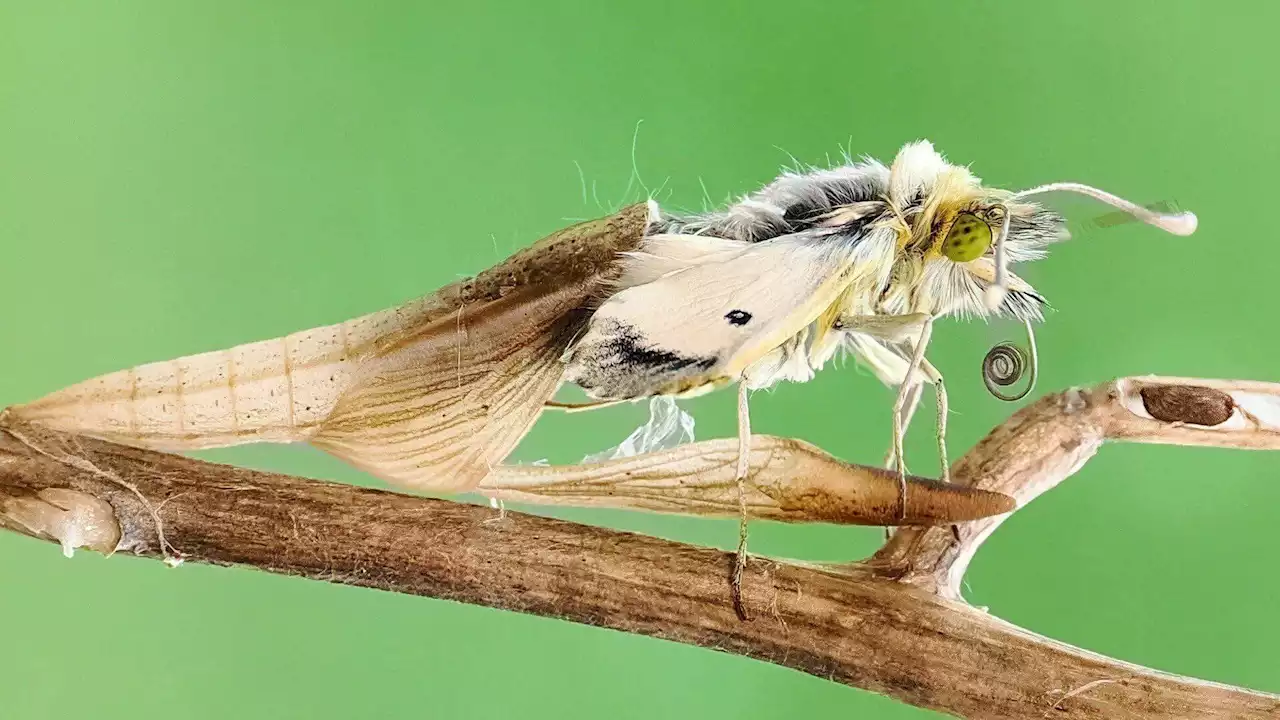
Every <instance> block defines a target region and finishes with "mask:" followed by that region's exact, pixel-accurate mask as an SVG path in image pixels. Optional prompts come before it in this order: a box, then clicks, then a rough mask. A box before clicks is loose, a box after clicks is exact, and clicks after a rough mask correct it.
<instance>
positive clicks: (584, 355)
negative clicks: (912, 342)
mask: <svg viewBox="0 0 1280 720" xmlns="http://www.w3.org/2000/svg"><path fill="white" fill-rule="evenodd" d="M853 248H854V244H853V243H841V242H822V241H819V240H815V239H814V238H809V237H799V236H783V237H780V238H776V239H773V240H768V241H764V242H760V243H755V244H751V245H749V246H746V247H745V248H743V249H739V250H737V251H736V252H732V253H724V252H721V251H720V250H717V251H716V252H715V259H713V260H711V261H707V262H699V263H698V264H694V265H691V266H688V267H684V268H682V269H677V270H674V271H671V272H668V273H666V274H664V275H661V276H660V277H658V278H657V279H654V280H651V281H650V282H646V283H643V284H639V285H635V286H633V287H627V288H625V289H623V290H621V291H620V292H618V293H616V294H614V295H612V296H610V297H609V299H608V300H607V301H606V302H605V303H604V304H603V305H601V306H600V308H599V309H598V310H597V311H596V312H595V314H594V315H592V318H591V322H590V325H589V326H588V329H587V332H586V333H585V334H584V335H583V336H582V337H581V338H580V339H579V340H578V341H577V342H576V343H575V344H574V346H573V348H572V350H571V351H570V353H569V355H568V357H567V361H568V370H567V372H566V379H568V380H570V381H571V382H574V383H576V384H578V385H579V386H581V387H582V388H583V389H584V390H586V391H587V393H588V394H589V395H591V396H592V397H595V398H597V399H621V398H635V397H643V396H646V395H654V394H679V393H684V392H690V391H693V390H696V389H699V388H704V387H706V386H714V385H717V384H720V383H723V382H729V381H732V380H735V379H737V378H738V377H740V376H741V374H742V372H743V370H744V369H746V368H747V367H748V366H749V365H751V364H752V363H753V362H755V361H756V360H758V359H759V358H761V357H762V356H763V355H765V354H766V353H768V352H770V351H771V350H773V349H775V348H777V347H778V346H780V345H781V344H783V343H784V342H786V341H787V340H788V339H790V338H792V337H794V336H795V335H796V334H797V333H799V332H801V331H802V330H803V329H804V327H805V326H806V325H808V324H809V323H811V322H813V321H814V320H815V319H816V318H817V317H818V316H819V315H820V314H821V313H822V312H823V311H824V310H826V309H827V307H828V306H830V305H831V304H832V302H833V301H835V299H836V298H837V297H838V296H839V294H840V293H841V292H842V291H843V290H844V288H845V287H847V286H848V285H849V284H850V283H851V282H852V281H853V278H854V276H855V275H856V273H857V271H858V268H857V266H856V265H855V263H854V262H853V259H852V258H853ZM625 277H626V276H625V275H624V278H625Z"/></svg>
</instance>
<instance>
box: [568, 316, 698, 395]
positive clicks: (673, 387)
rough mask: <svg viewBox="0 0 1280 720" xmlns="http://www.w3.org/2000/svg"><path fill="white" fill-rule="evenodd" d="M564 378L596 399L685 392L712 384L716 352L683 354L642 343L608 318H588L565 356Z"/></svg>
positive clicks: (638, 335)
mask: <svg viewBox="0 0 1280 720" xmlns="http://www.w3.org/2000/svg"><path fill="white" fill-rule="evenodd" d="M566 362H567V365H568V367H567V368H566V370H565V379H566V380H568V381H569V382H571V383H574V384H575V385H577V386H578V387H581V388H582V389H583V390H584V391H585V392H586V393H587V395H589V396H590V397H592V398H595V399H597V400H630V399H634V398H641V397H647V396H650V395H678V394H685V393H688V392H690V391H692V390H695V389H697V388H700V387H703V386H705V385H708V384H709V383H714V380H715V378H714V377H709V376H708V373H709V371H711V370H712V368H714V367H715V366H716V365H717V364H718V363H719V362H720V359H719V358H718V357H716V356H697V355H687V354H682V353H680V352H678V351H676V350H673V349H671V348H663V347H659V346H658V345H656V344H653V343H650V342H647V341H646V339H645V337H644V336H643V335H642V334H641V333H640V332H639V331H638V330H637V329H636V328H635V327H633V326H631V325H628V324H626V323H624V322H621V321H619V320H616V319H613V318H601V319H599V320H597V321H596V322H593V323H592V324H591V326H590V327H589V328H588V330H587V332H586V334H585V335H583V337H582V338H580V339H579V340H578V342H577V343H575V344H574V346H573V348H572V349H571V350H570V351H569V354H568V356H567V358H566Z"/></svg>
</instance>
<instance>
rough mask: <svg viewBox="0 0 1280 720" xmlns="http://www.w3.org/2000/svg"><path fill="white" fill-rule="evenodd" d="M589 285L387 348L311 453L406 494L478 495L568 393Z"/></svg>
mask: <svg viewBox="0 0 1280 720" xmlns="http://www.w3.org/2000/svg"><path fill="white" fill-rule="evenodd" d="M588 295H589V292H588V290H587V288H585V287H583V285H582V284H578V285H573V286H568V287H562V288H557V289H556V290H555V291H553V292H549V293H518V294H512V295H508V296H505V297H503V298H501V299H498V300H496V301H492V302H489V303H485V304H483V305H480V306H477V307H476V308H475V309H474V310H472V309H467V308H462V309H461V310H460V311H459V312H458V313H456V314H454V315H453V316H452V317H445V318H440V319H439V320H437V321H435V322H433V323H431V324H429V325H426V326H424V327H421V328H418V329H416V331H415V332H414V333H413V334H412V335H410V336H408V337H405V338H402V339H400V340H399V341H398V342H397V343H396V344H395V346H394V347H388V348H385V349H384V350H383V351H382V352H381V353H380V356H379V358H378V361H377V363H376V365H374V366H372V367H371V369H370V372H369V373H368V374H367V375H360V376H358V377H357V381H356V382H355V383H353V384H352V387H351V388H350V389H349V390H347V391H346V392H345V393H343V395H342V396H341V398H340V399H339V400H338V402H337V404H336V406H335V407H334V408H333V410H332V412H331V413H330V414H329V416H328V417H327V418H326V419H325V421H324V423H323V424H322V425H321V426H320V427H319V429H318V431H317V432H316V434H315V435H314V436H313V437H312V438H311V443H312V444H313V445H315V446H316V447H319V448H321V449H323V450H325V451H327V452H330V453H332V454H334V455H336V456H338V457H340V458H342V459H344V460H346V461H347V462H350V463H351V464H352V465H355V466H356V467H358V468H360V469H362V470H364V471H366V472H368V473H370V474H372V475H376V476H378V477H380V478H382V479H384V480H386V481H388V482H391V483H394V484H396V485H400V486H403V487H411V488H415V489H421V490H442V491H456V490H465V489H470V488H473V487H475V486H476V485H478V484H479V483H480V481H481V480H482V479H484V477H485V476H486V475H487V474H488V473H489V471H490V469H491V468H492V467H494V466H496V465H498V464H499V463H501V462H502V460H503V459H504V458H505V457H506V456H507V455H508V454H509V453H510V452H511V451H512V450H513V449H514V448H515V446H516V444H517V443H519V442H520V439H521V438H522V437H524V435H525V433H527V432H528V430H529V427H530V426H532V425H533V423H534V421H535V420H537V418H538V415H539V414H540V413H541V411H542V407H543V403H544V402H545V401H546V400H547V399H548V398H550V397H551V396H552V395H553V394H554V393H555V391H556V388H557V387H558V386H559V384H560V379H561V375H562V374H563V371H564V366H563V365H562V364H561V361H560V357H561V355H563V353H564V350H565V348H566V347H568V344H569V341H570V340H571V339H572V335H573V332H574V331H575V330H576V329H577V328H578V327H580V326H581V322H580V320H575V311H576V310H577V309H578V308H579V307H580V306H581V305H582V303H583V301H584V298H585V297H586V296H588Z"/></svg>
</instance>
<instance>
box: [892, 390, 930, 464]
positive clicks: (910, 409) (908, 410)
mask: <svg viewBox="0 0 1280 720" xmlns="http://www.w3.org/2000/svg"><path fill="white" fill-rule="evenodd" d="M902 384H904V383H900V384H899V387H898V389H899V390H901V389H902V388H901V385H902ZM922 397H924V383H921V382H913V383H910V387H909V388H907V402H906V405H905V406H904V407H903V409H902V415H901V417H900V418H899V421H898V422H899V424H900V425H901V427H902V431H903V433H904V434H905V433H906V431H907V428H909V427H911V420H912V418H913V417H915V413H916V408H917V407H919V406H920V398H922ZM884 466H885V467H886V468H888V469H890V470H893V469H895V468H897V467H898V455H897V453H896V452H895V448H894V447H893V445H892V443H890V447H889V451H888V452H887V453H885V457H884ZM904 466H905V462H904Z"/></svg>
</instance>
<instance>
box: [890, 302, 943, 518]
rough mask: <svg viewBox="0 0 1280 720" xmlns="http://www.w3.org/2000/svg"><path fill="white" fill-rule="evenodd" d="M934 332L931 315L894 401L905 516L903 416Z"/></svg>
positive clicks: (895, 449)
mask: <svg viewBox="0 0 1280 720" xmlns="http://www.w3.org/2000/svg"><path fill="white" fill-rule="evenodd" d="M932 334H933V318H932V317H929V318H928V319H926V320H925V322H924V325H923V326H922V327H921V328H920V339H919V340H917V341H916V343H915V351H914V352H913V353H912V354H911V362H910V363H909V364H908V365H907V373H906V378H905V381H904V382H903V383H902V385H900V386H899V388H898V397H897V399H896V400H895V401H894V403H893V454H894V457H896V458H897V461H898V462H897V467H896V470H897V471H898V478H899V489H900V490H901V491H902V495H901V497H902V507H901V510H902V516H903V517H904V518H905V517H906V511H907V466H906V463H905V461H904V459H903V447H902V446H903V436H904V433H905V428H903V426H902V417H903V413H904V410H905V409H906V406H907V394H908V392H909V391H910V387H911V382H912V380H913V379H914V378H915V375H916V372H917V371H918V370H919V369H920V367H921V365H922V364H923V363H924V351H925V348H926V347H928V345H929V338H930V336H931V335H932Z"/></svg>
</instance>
